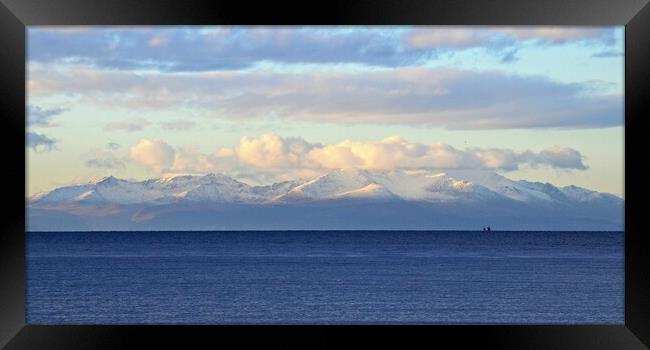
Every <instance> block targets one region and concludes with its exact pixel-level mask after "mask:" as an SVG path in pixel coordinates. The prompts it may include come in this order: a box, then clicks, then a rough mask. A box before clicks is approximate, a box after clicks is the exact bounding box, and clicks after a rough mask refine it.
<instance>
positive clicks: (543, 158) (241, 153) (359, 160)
mask: <svg viewBox="0 0 650 350" xmlns="http://www.w3.org/2000/svg"><path fill="white" fill-rule="evenodd" d="M141 142H142V141H141ZM174 155H175V157H174V161H173V165H172V163H171V158H169V159H168V160H167V162H166V163H165V164H164V165H163V164H160V162H158V161H156V162H154V163H155V164H156V166H157V167H158V168H159V169H162V168H166V169H165V171H167V172H176V173H210V172H225V173H231V174H232V173H238V174H256V175H255V176H252V175H249V177H250V178H252V179H257V181H258V182H264V181H265V180H266V181H268V179H273V180H287V179H293V178H296V177H309V176H316V175H319V174H322V173H324V172H327V171H329V170H332V169H341V168H357V169H366V170H395V169H411V170H415V169H428V170H444V169H474V170H494V171H514V170H518V169H521V168H522V167H533V168H537V167H548V168H554V169H564V170H585V169H587V166H586V165H585V164H584V163H583V156H582V154H581V153H580V152H579V151H577V150H574V149H571V148H561V147H558V146H552V147H549V148H547V149H544V150H541V151H539V152H534V151H531V150H525V151H519V152H518V151H514V150H509V149H499V148H468V149H464V150H461V149H457V148H455V147H453V146H451V145H448V144H444V143H432V144H421V143H411V142H408V141H407V140H405V139H404V138H403V137H401V136H391V137H387V138H385V139H383V140H379V141H354V140H344V141H341V142H338V143H334V144H327V145H323V144H318V143H309V142H307V141H305V140H303V139H301V138H293V137H289V138H284V137H281V136H279V135H275V134H263V135H260V136H258V137H247V136H244V137H242V138H241V139H240V141H239V143H238V144H237V145H235V146H233V147H231V148H221V149H219V150H217V151H216V152H213V153H212V154H204V153H201V152H200V151H199V150H198V148H196V147H183V148H180V149H179V150H178V151H177V152H175V153H174ZM157 158H158V157H156V159H157ZM170 165H172V166H170Z"/></svg>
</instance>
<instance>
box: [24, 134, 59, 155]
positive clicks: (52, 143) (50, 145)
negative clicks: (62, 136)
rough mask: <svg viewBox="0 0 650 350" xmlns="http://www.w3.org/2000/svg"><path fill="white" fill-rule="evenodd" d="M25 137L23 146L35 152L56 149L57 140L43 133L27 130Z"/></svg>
mask: <svg viewBox="0 0 650 350" xmlns="http://www.w3.org/2000/svg"><path fill="white" fill-rule="evenodd" d="M26 136H27V137H26V138H25V146H27V147H29V148H31V149H33V150H34V151H36V152H41V151H52V150H54V149H56V143H57V140H55V139H52V138H49V137H47V136H45V135H43V134H37V133H35V132H27V135H26Z"/></svg>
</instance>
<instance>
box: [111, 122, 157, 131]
mask: <svg viewBox="0 0 650 350" xmlns="http://www.w3.org/2000/svg"><path fill="white" fill-rule="evenodd" d="M150 124H151V123H149V122H148V121H146V120H144V119H138V120H131V121H127V122H115V123H108V124H106V126H104V130H105V131H113V130H122V131H128V132H133V131H141V130H144V129H145V128H146V127H147V126H149V125H150Z"/></svg>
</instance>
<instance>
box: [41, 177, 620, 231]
mask: <svg viewBox="0 0 650 350" xmlns="http://www.w3.org/2000/svg"><path fill="white" fill-rule="evenodd" d="M28 200H29V201H28V205H29V210H28V214H29V216H28V229H30V230H78V229H134V228H139V229H153V228H156V229H163V228H165V227H168V228H169V229H267V228H268V229H287V228H293V229H352V228H354V229H364V228H370V227H371V226H372V227H375V226H377V223H382V222H383V223H384V224H383V225H384V226H380V227H382V228H386V229H401V228H404V229H406V228H417V229H440V228H450V229H455V228H457V229H464V228H465V227H466V226H468V225H474V224H475V223H476V224H478V223H479V222H484V224H491V225H493V226H495V225H499V224H501V226H504V227H507V228H510V229H515V228H521V229H525V228H533V227H534V228H543V226H544V225H546V226H548V227H549V229H553V228H557V227H560V228H563V227H566V228H568V229H619V230H622V228H623V221H622V220H623V219H622V217H623V199H621V198H619V197H616V196H614V195H611V194H606V193H600V192H595V191H590V190H588V189H584V188H580V187H576V186H567V187H556V186H554V185H552V184H550V183H539V182H529V181H524V180H519V181H515V180H511V179H508V178H506V177H504V176H502V175H499V174H496V173H494V172H490V171H462V170H452V171H415V170H414V171H408V170H393V171H367V170H358V169H340V170H335V171H331V172H329V173H326V174H324V175H322V176H319V177H316V178H314V179H311V180H301V181H287V182H281V183H275V184H272V185H267V186H251V185H248V184H245V183H243V182H240V181H237V180H236V179H233V178H231V177H228V176H226V175H215V174H209V175H204V176H191V175H186V176H171V177H164V178H160V179H152V180H146V181H127V180H121V179H117V178H114V177H107V178H104V179H102V180H101V181H98V182H96V183H91V184H83V185H74V186H67V187H61V188H57V189H55V190H52V191H50V192H48V193H42V194H38V195H36V196H33V197H31V198H29V199H28ZM370 208H374V209H373V210H374V211H370V212H368V211H366V209H368V210H370ZM380 213H381V214H382V215H383V217H382V218H381V219H380V220H377V219H373V216H375V215H379V214H380ZM416 213H417V214H418V215H417V216H414V215H415V214H416ZM298 215H300V217H297V216H298ZM352 216H354V217H352ZM366 216H367V219H364V218H365V217H366ZM306 218H311V219H310V220H311V222H310V221H309V220H306ZM328 218H329V219H328ZM305 220H306V221H305ZM493 222H494V223H493ZM479 226H480V224H479Z"/></svg>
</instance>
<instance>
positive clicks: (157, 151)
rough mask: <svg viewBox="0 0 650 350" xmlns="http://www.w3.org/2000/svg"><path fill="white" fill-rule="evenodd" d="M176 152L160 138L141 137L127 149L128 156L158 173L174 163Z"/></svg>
mask: <svg viewBox="0 0 650 350" xmlns="http://www.w3.org/2000/svg"><path fill="white" fill-rule="evenodd" d="M175 154H176V152H175V151H174V148H172V147H171V146H170V145H169V144H168V143H166V142H165V141H162V140H151V139H141V140H140V141H139V142H138V143H137V144H136V145H135V146H133V147H131V149H130V150H129V158H130V159H131V160H133V161H134V162H136V163H138V164H141V165H143V166H145V167H147V168H149V169H150V170H152V171H154V172H156V173H160V172H162V171H163V170H165V169H167V168H169V167H171V166H172V165H173V164H174V157H175Z"/></svg>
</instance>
